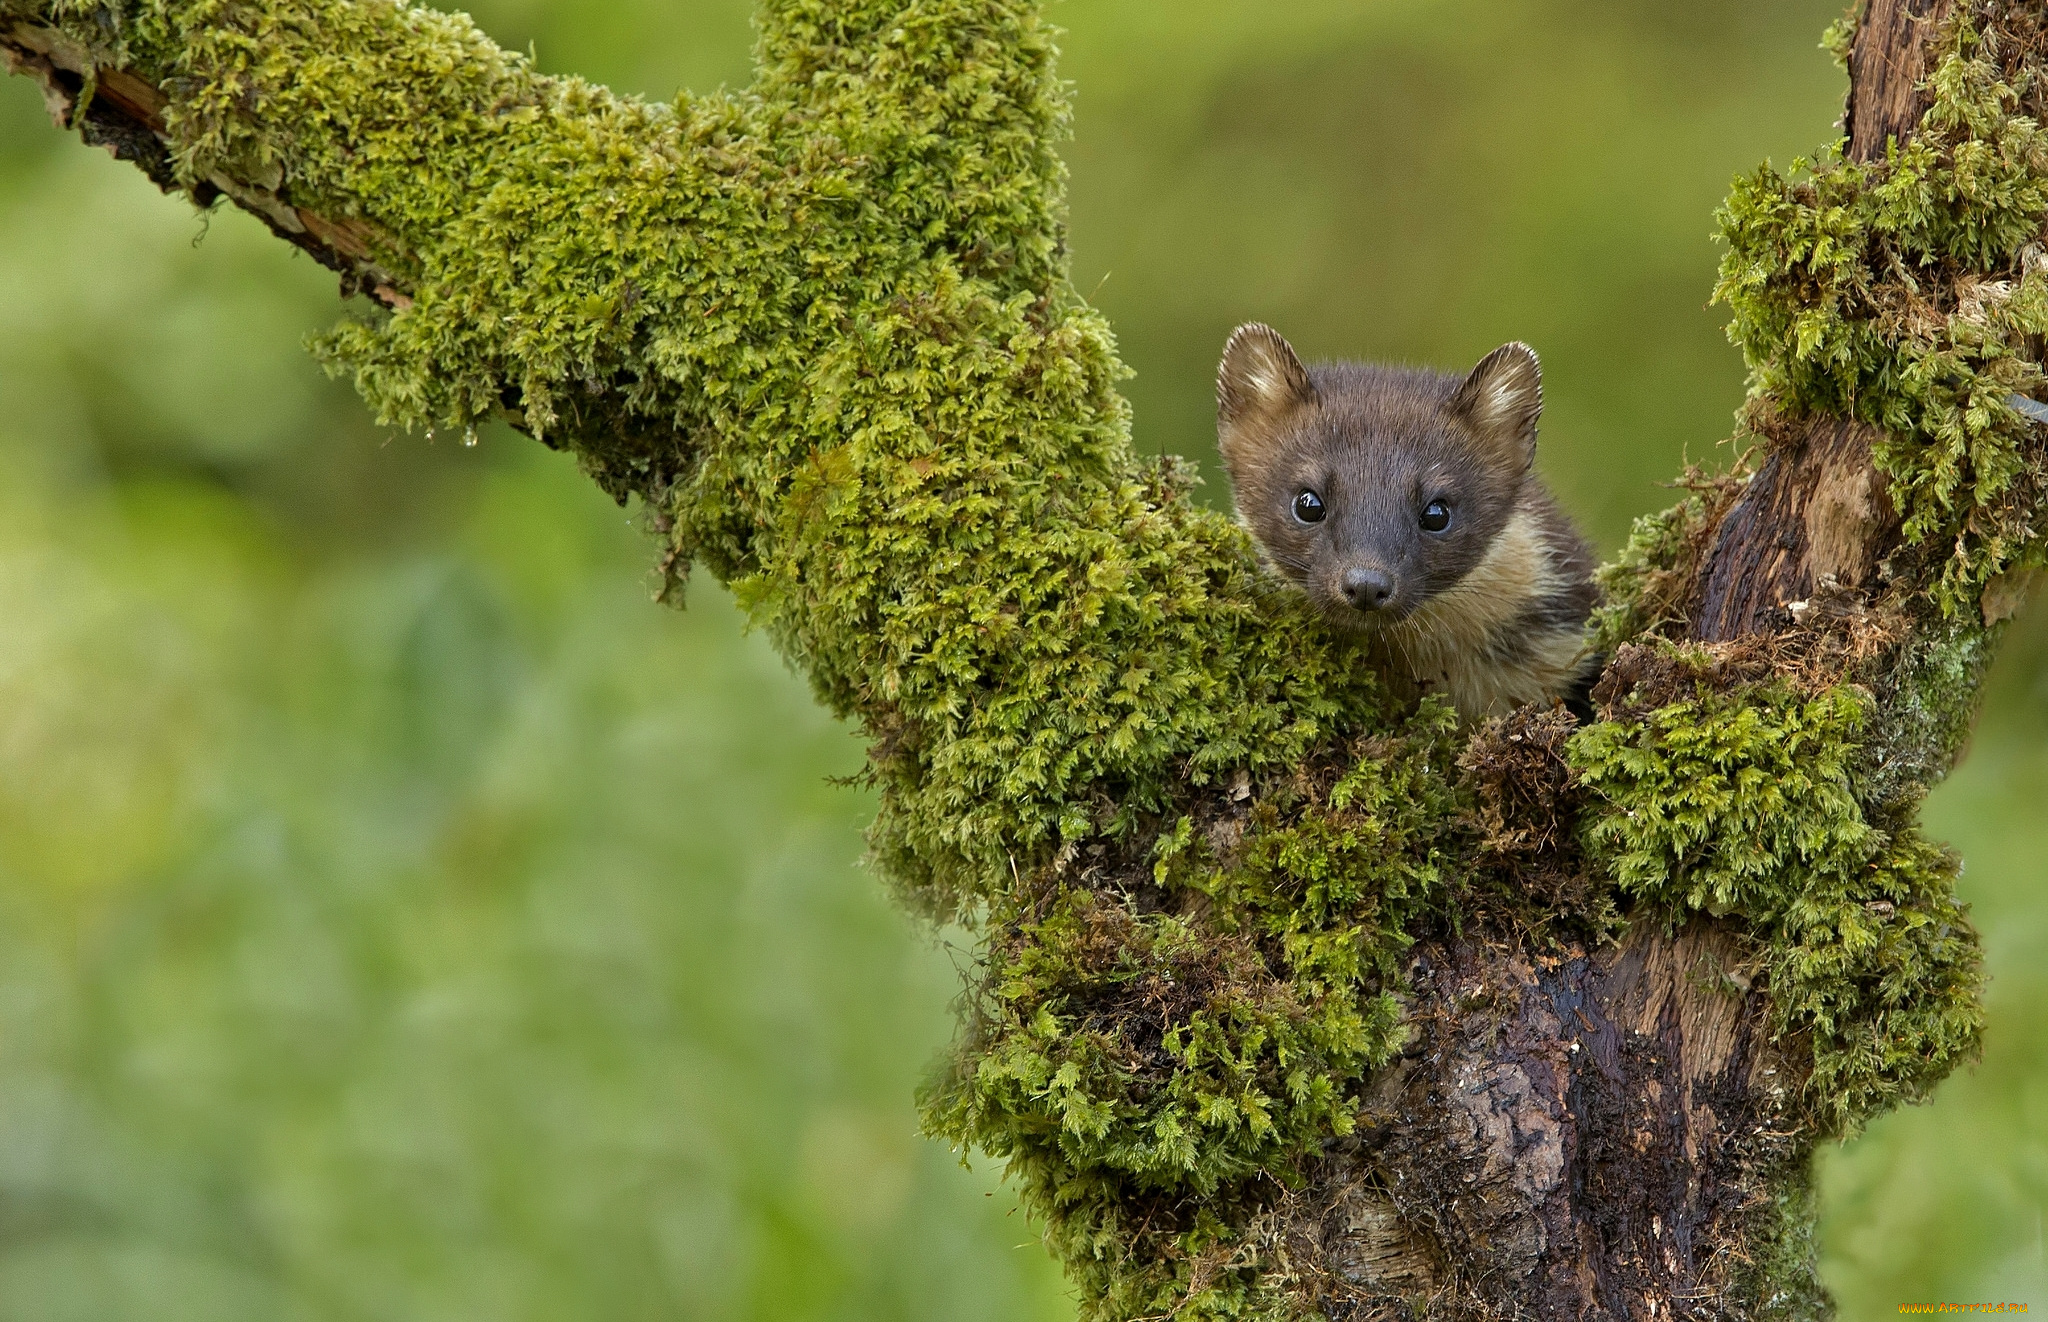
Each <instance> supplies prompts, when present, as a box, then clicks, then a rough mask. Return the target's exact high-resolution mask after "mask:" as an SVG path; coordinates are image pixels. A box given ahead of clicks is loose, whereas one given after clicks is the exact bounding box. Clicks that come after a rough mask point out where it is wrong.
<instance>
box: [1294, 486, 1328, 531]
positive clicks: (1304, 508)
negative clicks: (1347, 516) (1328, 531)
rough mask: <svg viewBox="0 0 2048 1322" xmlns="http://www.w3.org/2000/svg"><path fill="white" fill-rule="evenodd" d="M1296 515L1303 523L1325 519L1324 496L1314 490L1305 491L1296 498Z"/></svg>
mask: <svg viewBox="0 0 2048 1322" xmlns="http://www.w3.org/2000/svg"><path fill="white" fill-rule="evenodd" d="M1294 517H1295V518H1297V519H1300V520H1301V521H1302V522H1303V523H1321V522H1322V521H1323V498H1322V497H1321V496H1318V495H1317V494H1316V493H1315V492H1313V491H1304V492H1302V493H1301V494H1300V495H1298V496H1296V497H1295V498H1294Z"/></svg>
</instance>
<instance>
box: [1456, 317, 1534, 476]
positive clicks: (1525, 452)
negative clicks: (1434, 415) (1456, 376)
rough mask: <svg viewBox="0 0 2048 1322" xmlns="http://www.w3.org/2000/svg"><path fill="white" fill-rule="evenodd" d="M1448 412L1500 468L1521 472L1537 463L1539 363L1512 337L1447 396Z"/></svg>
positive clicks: (1480, 363) (1529, 349) (1529, 351)
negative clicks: (1469, 430) (1489, 453)
mask: <svg viewBox="0 0 2048 1322" xmlns="http://www.w3.org/2000/svg"><path fill="white" fill-rule="evenodd" d="M1450 408H1451V413H1452V414H1453V415H1454V416H1456V417H1458V418H1460V419H1461V420H1463V422H1464V423H1465V425H1466V426H1468V427H1470V428H1471V429H1472V433H1473V435H1474V436H1476V437H1477V438H1478V439H1479V441H1480V442H1481V443H1482V444H1483V445H1485V446H1486V447H1487V449H1488V450H1489V451H1490V452H1491V453H1492V454H1493V455H1494V456H1495V457H1496V458H1497V459H1498V460H1499V462H1500V464H1501V466H1502V467H1504V468H1508V469H1511V470H1512V471H1514V472H1516V473H1521V472H1524V471H1526V470H1527V469H1528V467H1529V465H1530V464H1532V463H1534V462H1536V418H1537V416H1538V415H1539V414H1541V413H1542V412H1543V367H1542V365H1541V364H1540V363H1538V362H1537V361H1536V351H1535V350H1534V349H1531V348H1530V347H1529V346H1528V345H1526V344H1523V343H1521V342H1519V341H1517V342H1516V343H1514V344H1503V345H1502V346H1500V348H1498V349H1495V350H1494V351H1493V352H1492V353H1490V354H1488V355H1486V357H1484V358H1482V359H1480V360H1479V366H1477V367H1475V368H1473V369H1472V375H1470V376H1468V377H1466V378H1465V383H1464V384H1463V385H1461V386H1459V387H1458V393H1457V394H1455V395H1453V396H1451V406H1450Z"/></svg>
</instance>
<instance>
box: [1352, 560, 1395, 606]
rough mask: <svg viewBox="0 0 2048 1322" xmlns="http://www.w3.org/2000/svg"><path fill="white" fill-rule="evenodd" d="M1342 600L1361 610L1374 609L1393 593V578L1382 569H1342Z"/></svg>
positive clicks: (1385, 601)
mask: <svg viewBox="0 0 2048 1322" xmlns="http://www.w3.org/2000/svg"><path fill="white" fill-rule="evenodd" d="M1343 588H1344V600H1346V601H1348V602H1350V603H1351V604H1352V606H1354V607H1355V608H1357V609H1359V610H1362V611H1376V610H1378V609H1380V607H1382V606H1384V605H1386V604H1387V602H1388V600H1389V599H1390V598H1391V597H1393V595H1394V580H1393V578H1392V576H1390V575H1389V574H1387V573H1386V572H1385V571H1384V570H1379V569H1347V570H1345V571H1344V582H1343Z"/></svg>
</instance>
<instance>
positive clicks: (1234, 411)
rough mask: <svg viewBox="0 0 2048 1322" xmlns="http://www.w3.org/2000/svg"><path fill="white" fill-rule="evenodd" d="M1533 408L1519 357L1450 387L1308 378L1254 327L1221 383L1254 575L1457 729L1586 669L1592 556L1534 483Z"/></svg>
mask: <svg viewBox="0 0 2048 1322" xmlns="http://www.w3.org/2000/svg"><path fill="white" fill-rule="evenodd" d="M1542 406H1543V395H1542V372H1541V368H1540V366H1539V365H1538V363H1537V360H1536V355H1535V353H1534V352H1532V351H1531V350H1530V349H1529V348H1528V347H1527V346H1526V345H1522V344H1508V345H1503V346H1502V347H1501V348H1499V349H1497V350H1495V351H1494V352H1493V353H1491V354H1489V355H1487V357H1486V358H1485V359H1484V360H1483V361H1482V362H1481V363H1480V364H1479V366H1477V367H1476V368H1474V369H1473V370H1472V371H1471V372H1470V373H1469V374H1467V375H1464V376H1457V375H1446V374H1443V373H1438V372H1430V371H1418V370H1414V369H1405V368H1388V367H1380V366H1374V365H1370V364H1359V363H1331V364H1319V365H1317V366H1315V367H1313V368H1310V367H1304V366H1303V365H1302V363H1301V360H1300V359H1299V358H1298V357H1296V356H1295V353H1294V350H1293V349H1292V347H1290V346H1289V345H1288V343H1287V341H1286V340H1284V339H1282V338H1281V337H1280V335H1279V334H1278V333H1277V332H1275V331H1274V330H1272V329H1271V328H1270V327H1267V326H1261V325H1256V324H1255V325H1250V326H1244V327H1240V328H1239V329H1238V331H1237V332H1236V333H1235V334H1234V335H1232V336H1231V337H1230V342H1229V344H1228V345H1226V346H1225V348H1224V352H1223V362H1222V365H1221V367H1220V368H1219V370H1218V373H1217V414H1218V444H1219V448H1220V449H1221V450H1222V453H1223V463H1224V467H1225V468H1227V469H1228V470H1229V472H1230V477H1231V485H1232V487H1233V488H1234V491H1235V495H1236V499H1237V508H1238V516H1239V518H1240V519H1242V520H1243V521H1244V524H1245V526H1246V527H1247V528H1249V529H1250V530H1251V533H1252V535H1253V537H1254V538H1255V539H1256V540H1257V541H1258V543H1259V547H1260V549H1261V550H1262V551H1263V552H1264V554H1265V557H1266V560H1267V562H1268V563H1269V564H1270V565H1271V566H1272V567H1273V569H1274V570H1275V571H1277V572H1278V573H1279V574H1280V575H1281V576H1282V577H1284V578H1286V579H1287V580H1289V581H1290V582H1292V583H1294V584H1295V585H1296V586H1298V587H1300V588H1301V589H1302V590H1303V591H1304V592H1306V593H1307V594H1308V595H1309V597H1310V599H1311V600H1313V601H1314V602H1315V603H1316V604H1317V605H1318V606H1320V607H1322V609H1323V611H1324V614H1325V615H1326V616H1327V617H1328V618H1329V619H1330V621H1331V622H1332V623H1333V624H1335V625H1337V626H1338V627H1341V628H1346V629H1353V630H1359V631H1362V632H1363V633H1364V634H1365V635H1366V637H1367V639H1368V642H1369V646H1370V648H1371V651H1372V653H1373V655H1374V657H1375V659H1376V661H1377V663H1378V664H1379V665H1380V667H1381V668H1382V669H1384V670H1385V671H1386V672H1387V674H1388V675H1389V677H1390V678H1392V679H1393V680H1394V681H1395V682H1396V684H1397V685H1398V686H1401V687H1404V688H1409V689H1412V690H1415V691H1439V692H1442V693H1445V694H1446V695H1447V696H1449V698H1450V699H1451V701H1452V703H1453V705H1455V706H1456V707H1457V708H1458V711H1459V712H1460V714H1461V715H1463V716H1464V717H1465V718H1466V719H1468V720H1478V719H1480V718H1483V717H1487V716H1495V715H1500V714H1503V713H1505V712H1508V711H1512V710H1514V709H1515V708H1516V707H1519V706H1522V705H1523V704H1525V703H1545V702H1554V701H1557V700H1559V699H1562V698H1566V697H1569V696H1577V695H1578V693H1579V692H1580V690H1581V689H1582V687H1583V685H1584V683H1585V682H1586V679H1587V678H1588V673H1587V672H1588V671H1589V670H1590V669H1591V668H1592V661H1593V659H1592V657H1591V656H1590V655H1589V652H1588V648H1587V645H1586V640H1585V621H1586V617H1587V615H1588V614H1589V613H1590V612H1591V610H1592V607H1593V602H1594V599H1595V592H1594V588H1593V584H1592V568H1593V558H1592V553H1591V551H1590V549H1589V548H1588V547H1587V545H1586V543H1585V540H1584V538H1582V537H1581V536H1580V535H1579V533H1578V531H1577V529H1575V528H1574V527H1573V526H1572V523H1571V520H1570V519H1569V518H1567V517H1566V515H1565V514H1564V512H1563V511H1562V510H1560V509H1559V508H1558V506H1557V503H1556V501H1555V500H1553V499H1552V498H1551V496H1550V493H1549V491H1548V490H1547V489H1545V487H1544V486H1543V483H1542V481H1541V479H1539V478H1537V477H1536V476H1535V474H1534V472H1533V471H1532V467H1531V465H1532V464H1533V462H1534V459H1535V453H1536V420H1537V417H1538V415H1539V414H1540V413H1541V411H1542ZM1304 493H1309V494H1312V495H1313V496H1314V497H1315V502H1314V505H1313V507H1312V508H1310V509H1309V510H1308V511H1307V512H1308V513H1309V514H1312V515H1314V516H1315V517H1314V520H1313V521H1307V520H1305V518H1304V517H1303V515H1302V513H1300V512H1298V511H1300V510H1301V509H1302V507H1301V506H1300V505H1298V504H1297V502H1298V501H1299V500H1300V499H1301V498H1302V497H1303V495H1304ZM1439 516H1441V517H1443V518H1445V519H1447V520H1448V522H1447V525H1446V526H1445V527H1444V528H1443V529H1441V530H1438V531H1430V530H1429V529H1427V528H1426V527H1425V526H1424V523H1423V520H1424V518H1425V517H1429V518H1434V517H1439Z"/></svg>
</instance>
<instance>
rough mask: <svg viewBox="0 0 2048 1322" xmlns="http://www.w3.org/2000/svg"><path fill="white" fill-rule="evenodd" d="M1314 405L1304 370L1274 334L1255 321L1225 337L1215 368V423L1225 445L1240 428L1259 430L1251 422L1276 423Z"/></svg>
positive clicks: (1272, 330) (1286, 345)
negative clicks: (1295, 411) (1249, 427)
mask: <svg viewBox="0 0 2048 1322" xmlns="http://www.w3.org/2000/svg"><path fill="white" fill-rule="evenodd" d="M1315 402H1316V388H1315V386H1313V385H1312V384H1310V383H1309V379H1308V369H1307V368H1305V367H1303V366H1302V365H1301V359H1299V358H1297V357H1295V356H1294V346H1292V345H1290V344H1289V343H1288V342H1287V341H1286V340H1284V339H1282V338H1280V332H1279V331H1276V330H1274V329H1273V328H1272V327H1271V326H1265V325H1261V324H1260V323H1258V322H1256V321H1255V322H1252V323H1251V324H1250V325H1247V326H1239V327H1238V328H1237V329H1236V330H1234V331H1232V332H1231V333H1230V340H1229V342H1228V343H1226V344H1225V345H1224V346H1223V362H1222V364H1221V365H1219V366H1218V367H1217V369H1216V421H1217V426H1218V428H1219V429H1220V431H1221V433H1222V435H1223V437H1224V440H1225V444H1226V447H1227V446H1228V442H1229V438H1230V436H1231V434H1232V432H1234V431H1237V430H1238V429H1240V428H1241V427H1243V426H1244V425H1245V424H1254V427H1253V429H1254V430H1259V428H1257V427H1256V424H1257V423H1260V422H1277V421H1278V420H1280V419H1281V418H1283V417H1285V416H1286V415H1287V414H1289V413H1290V412H1292V411H1293V410H1295V409H1297V408H1299V407H1301V406H1302V405H1304V404H1313V403H1315ZM1227 457H1228V456H1226V458H1227Z"/></svg>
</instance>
